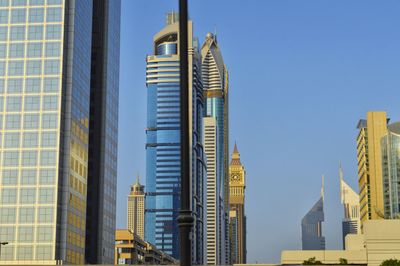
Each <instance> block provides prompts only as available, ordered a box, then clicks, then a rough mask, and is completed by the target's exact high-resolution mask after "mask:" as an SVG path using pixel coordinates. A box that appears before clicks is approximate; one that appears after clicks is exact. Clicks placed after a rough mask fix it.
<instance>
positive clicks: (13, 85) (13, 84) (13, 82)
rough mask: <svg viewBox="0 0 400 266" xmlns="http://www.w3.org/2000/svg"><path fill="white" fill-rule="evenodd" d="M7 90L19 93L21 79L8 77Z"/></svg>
mask: <svg viewBox="0 0 400 266" xmlns="http://www.w3.org/2000/svg"><path fill="white" fill-rule="evenodd" d="M7 92H8V93H10V94H12V93H21V92H22V79H9V80H8V84H7Z"/></svg>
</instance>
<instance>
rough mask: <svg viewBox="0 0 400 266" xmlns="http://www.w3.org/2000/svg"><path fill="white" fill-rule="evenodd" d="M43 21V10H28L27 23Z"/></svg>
mask: <svg viewBox="0 0 400 266" xmlns="http://www.w3.org/2000/svg"><path fill="white" fill-rule="evenodd" d="M43 21H44V8H30V9H29V22H43Z"/></svg>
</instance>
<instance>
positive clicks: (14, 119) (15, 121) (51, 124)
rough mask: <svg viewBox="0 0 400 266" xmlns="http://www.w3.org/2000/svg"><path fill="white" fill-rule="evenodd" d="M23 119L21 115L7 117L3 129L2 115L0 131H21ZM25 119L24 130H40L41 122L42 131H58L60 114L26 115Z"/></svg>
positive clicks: (1, 117) (0, 117)
mask: <svg viewBox="0 0 400 266" xmlns="http://www.w3.org/2000/svg"><path fill="white" fill-rule="evenodd" d="M21 117H22V115H20V114H8V115H5V116H4V120H5V123H4V127H3V121H2V120H3V116H1V115H0V129H5V130H20V129H21V124H22V123H21V122H22V121H21V120H22V119H21ZM23 118H24V122H23V129H28V130H29V129H39V121H40V120H41V128H42V129H56V128H57V125H58V114H42V115H39V114H25V115H24V116H23Z"/></svg>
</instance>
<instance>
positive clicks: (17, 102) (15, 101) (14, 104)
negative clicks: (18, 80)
mask: <svg viewBox="0 0 400 266" xmlns="http://www.w3.org/2000/svg"><path fill="white" fill-rule="evenodd" d="M21 109H22V98H21V96H10V97H7V108H6V110H7V112H20V111H21Z"/></svg>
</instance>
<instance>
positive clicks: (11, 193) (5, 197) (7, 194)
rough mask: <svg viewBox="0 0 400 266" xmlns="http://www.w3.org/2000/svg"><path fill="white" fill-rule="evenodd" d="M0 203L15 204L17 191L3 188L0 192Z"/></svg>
mask: <svg viewBox="0 0 400 266" xmlns="http://www.w3.org/2000/svg"><path fill="white" fill-rule="evenodd" d="M1 203H3V204H15V203H17V189H15V188H3V189H2V190H1Z"/></svg>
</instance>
